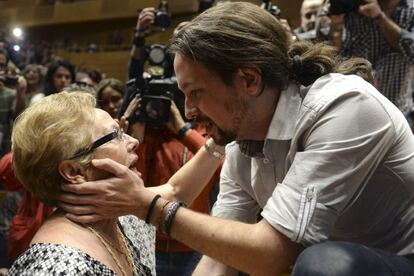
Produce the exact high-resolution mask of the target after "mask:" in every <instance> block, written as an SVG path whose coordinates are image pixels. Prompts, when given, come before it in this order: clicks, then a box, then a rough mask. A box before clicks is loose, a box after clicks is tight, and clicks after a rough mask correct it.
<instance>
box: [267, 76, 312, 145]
mask: <svg viewBox="0 0 414 276" xmlns="http://www.w3.org/2000/svg"><path fill="white" fill-rule="evenodd" d="M307 90H308V88H301V89H299V86H298V85H297V84H293V83H291V84H290V85H289V86H288V88H287V89H285V90H283V91H282V93H280V96H279V101H278V103H277V107H276V110H275V113H274V114H273V118H272V121H271V123H270V125H269V129H268V131H267V135H266V140H290V139H292V137H293V133H294V129H295V125H296V119H297V118H298V114H299V110H300V107H301V104H302V98H303V97H304V96H305V94H306V92H307Z"/></svg>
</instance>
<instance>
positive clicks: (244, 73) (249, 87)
mask: <svg viewBox="0 0 414 276" xmlns="http://www.w3.org/2000/svg"><path fill="white" fill-rule="evenodd" d="M237 73H238V75H239V76H240V77H241V78H242V80H243V85H244V88H245V89H246V91H247V93H248V94H249V95H251V96H259V95H260V94H261V92H263V89H262V85H261V83H262V76H261V72H260V69H259V68H257V67H243V68H240V69H238V72H237Z"/></svg>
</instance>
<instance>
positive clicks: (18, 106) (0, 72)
mask: <svg viewBox="0 0 414 276" xmlns="http://www.w3.org/2000/svg"><path fill="white" fill-rule="evenodd" d="M8 63H9V55H8V53H7V51H6V50H3V49H0V157H1V156H3V155H4V154H6V153H7V152H9V151H10V148H11V142H10V138H11V137H10V136H11V128H12V124H13V120H14V118H16V117H17V115H19V114H20V113H21V112H22V111H23V110H24V108H25V93H26V86H27V82H26V80H25V79H24V78H23V77H17V76H14V75H12V74H10V72H9V70H8ZM10 87H12V88H15V89H12V88H10Z"/></svg>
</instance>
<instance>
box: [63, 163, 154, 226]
mask: <svg viewBox="0 0 414 276" xmlns="http://www.w3.org/2000/svg"><path fill="white" fill-rule="evenodd" d="M92 164H93V166H95V167H96V168H98V169H101V170H105V171H107V172H109V173H111V174H112V175H114V177H111V178H107V179H101V180H96V181H88V182H83V183H79V184H65V185H63V186H62V190H63V191H64V192H63V193H62V195H60V196H59V198H58V199H59V201H60V204H59V206H60V207H61V208H62V209H63V210H65V211H66V212H68V214H67V217H68V218H69V219H71V220H73V221H76V222H80V223H90V222H94V221H98V220H102V219H108V218H115V217H119V216H123V215H127V214H133V215H136V216H138V217H140V218H144V217H145V215H146V212H147V209H148V205H149V204H150V202H151V200H152V198H153V197H154V194H153V193H152V192H150V191H149V190H147V189H146V188H145V187H144V182H143V180H142V179H141V177H140V174H139V173H138V172H136V171H133V170H130V169H129V168H128V167H126V166H124V165H121V164H119V163H117V162H115V161H113V160H111V159H99V160H98V159H96V160H93V161H92Z"/></svg>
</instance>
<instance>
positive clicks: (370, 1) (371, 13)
mask: <svg viewBox="0 0 414 276" xmlns="http://www.w3.org/2000/svg"><path fill="white" fill-rule="evenodd" d="M359 12H360V13H361V14H363V15H365V16H367V17H369V18H372V19H373V18H376V17H377V16H379V15H380V14H381V13H382V10H381V7H380V6H379V4H378V0H365V1H364V4H363V5H361V6H359Z"/></svg>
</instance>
